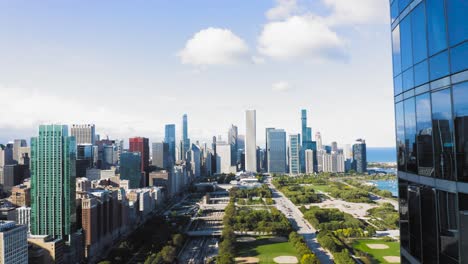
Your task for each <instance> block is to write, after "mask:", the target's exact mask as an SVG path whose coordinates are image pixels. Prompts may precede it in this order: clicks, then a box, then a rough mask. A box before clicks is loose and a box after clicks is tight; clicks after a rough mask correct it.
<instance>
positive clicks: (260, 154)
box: [257, 147, 265, 172]
mask: <svg viewBox="0 0 468 264" xmlns="http://www.w3.org/2000/svg"><path fill="white" fill-rule="evenodd" d="M264 159H265V150H264V149H261V148H260V147H257V172H264V169H263V160H264Z"/></svg>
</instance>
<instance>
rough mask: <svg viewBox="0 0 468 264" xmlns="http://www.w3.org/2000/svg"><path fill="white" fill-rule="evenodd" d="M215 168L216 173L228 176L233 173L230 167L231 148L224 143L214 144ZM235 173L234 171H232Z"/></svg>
mask: <svg viewBox="0 0 468 264" xmlns="http://www.w3.org/2000/svg"><path fill="white" fill-rule="evenodd" d="M216 163H217V165H216V168H217V169H218V170H217V171H216V172H217V173H225V174H229V173H231V172H233V169H232V166H231V147H230V144H228V143H226V142H224V141H217V142H216ZM234 172H235V171H234Z"/></svg>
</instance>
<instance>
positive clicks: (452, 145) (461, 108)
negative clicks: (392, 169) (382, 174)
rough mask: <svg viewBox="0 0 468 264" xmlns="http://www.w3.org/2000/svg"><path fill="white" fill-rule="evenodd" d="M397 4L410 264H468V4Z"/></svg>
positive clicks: (395, 37) (399, 135)
mask: <svg viewBox="0 0 468 264" xmlns="http://www.w3.org/2000/svg"><path fill="white" fill-rule="evenodd" d="M390 4H391V19H392V25H391V29H392V47H393V80H394V96H395V97H394V98H395V117H396V144H397V149H398V156H397V160H398V178H399V201H400V230H401V255H402V263H444V264H446V263H448V264H451V263H468V42H467V39H468V1H467V0H423V1H421V0H415V1H411V0H392V1H391V2H390Z"/></svg>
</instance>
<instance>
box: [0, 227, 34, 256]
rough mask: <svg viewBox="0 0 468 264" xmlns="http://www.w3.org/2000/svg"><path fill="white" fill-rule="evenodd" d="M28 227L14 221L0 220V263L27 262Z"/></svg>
mask: <svg viewBox="0 0 468 264" xmlns="http://www.w3.org/2000/svg"><path fill="white" fill-rule="evenodd" d="M27 232H28V228H27V226H24V225H16V223H15V222H14V221H0V263H5V264H7V263H8V264H24V263H28V234H27Z"/></svg>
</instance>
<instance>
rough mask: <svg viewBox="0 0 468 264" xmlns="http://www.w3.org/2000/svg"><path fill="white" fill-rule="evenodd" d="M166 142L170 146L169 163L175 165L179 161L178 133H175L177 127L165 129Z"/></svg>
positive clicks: (169, 126)
mask: <svg viewBox="0 0 468 264" xmlns="http://www.w3.org/2000/svg"><path fill="white" fill-rule="evenodd" d="M164 142H165V143H167V144H168V145H169V157H170V160H169V162H170V163H171V164H175V162H176V161H177V156H176V132H175V125H174V124H169V125H166V127H165V134H164Z"/></svg>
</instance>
